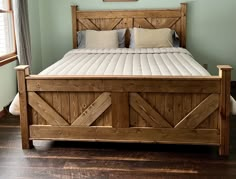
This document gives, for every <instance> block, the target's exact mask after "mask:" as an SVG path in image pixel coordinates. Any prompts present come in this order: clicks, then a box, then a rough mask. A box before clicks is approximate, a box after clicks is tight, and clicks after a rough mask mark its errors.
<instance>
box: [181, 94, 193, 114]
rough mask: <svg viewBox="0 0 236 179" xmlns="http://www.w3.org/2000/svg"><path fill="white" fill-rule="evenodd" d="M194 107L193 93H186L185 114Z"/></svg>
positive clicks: (184, 99)
mask: <svg viewBox="0 0 236 179" xmlns="http://www.w3.org/2000/svg"><path fill="white" fill-rule="evenodd" d="M191 109H192V95H191V94H184V97H183V116H186V115H187V114H188V113H190V111H191Z"/></svg>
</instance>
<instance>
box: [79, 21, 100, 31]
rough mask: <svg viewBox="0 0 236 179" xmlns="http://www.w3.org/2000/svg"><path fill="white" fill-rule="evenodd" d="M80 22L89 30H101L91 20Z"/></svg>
mask: <svg viewBox="0 0 236 179" xmlns="http://www.w3.org/2000/svg"><path fill="white" fill-rule="evenodd" d="M79 22H80V23H81V24H83V25H84V26H85V27H86V28H87V29H90V30H100V29H99V28H98V27H97V26H96V25H95V24H94V23H92V22H91V21H90V20H89V19H79Z"/></svg>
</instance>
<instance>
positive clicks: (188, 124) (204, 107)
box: [130, 93, 219, 129]
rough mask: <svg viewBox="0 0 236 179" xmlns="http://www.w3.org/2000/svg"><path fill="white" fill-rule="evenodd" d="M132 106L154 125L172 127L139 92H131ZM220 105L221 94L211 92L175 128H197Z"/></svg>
mask: <svg viewBox="0 0 236 179" xmlns="http://www.w3.org/2000/svg"><path fill="white" fill-rule="evenodd" d="M130 106H131V107H132V108H133V109H134V110H135V111H136V112H137V113H138V114H139V115H140V116H141V117H142V118H143V119H144V120H146V121H147V122H148V123H149V124H150V125H151V126H152V127H157V128H172V127H173V126H171V125H170V124H169V123H168V122H167V120H166V119H165V118H164V117H163V116H162V115H161V114H160V113H159V112H157V111H156V110H155V109H154V108H152V107H151V106H150V105H149V104H148V103H147V102H146V101H145V100H144V99H143V98H142V97H141V96H140V95H139V94H137V93H131V94H130ZM218 107H219V95H218V94H211V95H210V96H208V97H207V98H206V99H205V100H203V101H202V102H201V103H200V104H199V105H198V106H197V107H196V108H194V109H193V110H192V111H191V112H190V113H189V114H188V115H187V116H185V117H184V118H183V119H182V120H181V121H180V122H179V123H178V124H177V125H176V126H175V127H174V128H178V129H196V128H197V127H198V126H199V125H200V124H201V123H202V122H203V121H204V120H205V119H206V118H207V117H208V116H210V115H211V114H212V113H213V112H214V111H215V110H216V109H217V108H218Z"/></svg>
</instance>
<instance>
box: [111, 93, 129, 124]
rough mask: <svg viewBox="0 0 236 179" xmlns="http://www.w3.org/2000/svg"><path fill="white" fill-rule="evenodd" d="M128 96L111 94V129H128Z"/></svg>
mask: <svg viewBox="0 0 236 179" xmlns="http://www.w3.org/2000/svg"><path fill="white" fill-rule="evenodd" d="M129 111H130V110H129V94H128V93H112V127H113V128H129Z"/></svg>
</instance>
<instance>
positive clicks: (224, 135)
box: [217, 65, 232, 156]
mask: <svg viewBox="0 0 236 179" xmlns="http://www.w3.org/2000/svg"><path fill="white" fill-rule="evenodd" d="M217 67H218V68H219V75H220V77H221V78H222V81H221V95H220V98H221V100H220V103H221V104H220V147H219V155H220V156H228V155H229V129H230V128H229V116H230V108H231V106H230V83H231V70H232V67H230V66H228V65H219V66H217Z"/></svg>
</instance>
